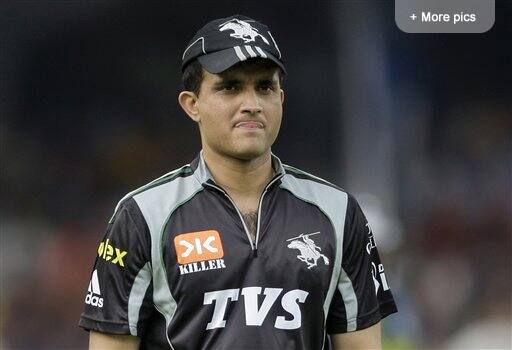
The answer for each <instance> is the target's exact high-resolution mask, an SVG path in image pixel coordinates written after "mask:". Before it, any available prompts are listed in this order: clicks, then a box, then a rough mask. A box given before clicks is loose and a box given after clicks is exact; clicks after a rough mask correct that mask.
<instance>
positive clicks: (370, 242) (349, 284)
mask: <svg viewBox="0 0 512 350" xmlns="http://www.w3.org/2000/svg"><path fill="white" fill-rule="evenodd" d="M395 312H397V307H396V305H395V301H394V299H393V295H392V294H391V290H390V288H389V284H388V282H387V279H386V276H385V274H384V266H383V264H382V263H381V261H380V258H379V253H378V251H377V247H376V245H375V240H374V238H373V232H372V229H371V228H370V225H369V224H368V221H367V220H366V218H365V216H364V214H363V212H362V210H361V208H360V207H359V204H358V203H357V201H356V200H355V199H354V197H352V196H350V195H349V196H348V204H347V213H346V216H345V228H344V235H343V255H342V262H341V273H340V277H339V280H338V286H337V288H336V290H335V292H334V295H333V299H332V301H331V305H330V308H329V313H328V315H327V325H326V327H327V333H329V334H334V333H347V332H352V331H357V330H361V329H364V328H368V327H370V326H372V325H374V324H376V323H378V322H379V321H380V320H381V319H383V318H384V317H386V316H388V315H390V314H392V313H395Z"/></svg>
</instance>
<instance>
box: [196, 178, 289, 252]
mask: <svg viewBox="0 0 512 350" xmlns="http://www.w3.org/2000/svg"><path fill="white" fill-rule="evenodd" d="M282 177H283V174H279V175H278V176H276V177H274V178H273V179H272V180H271V181H270V182H269V183H268V184H267V186H265V190H264V191H263V193H262V194H261V196H260V201H259V203H258V221H257V223H256V237H255V242H253V240H252V238H251V234H250V232H249V229H248V228H247V225H246V224H245V221H244V218H243V216H242V213H241V212H240V210H239V209H238V207H237V206H236V204H235V202H234V201H233V200H232V199H231V197H230V196H229V194H228V193H227V192H226V191H225V190H224V189H222V188H221V187H219V186H217V185H214V184H212V183H208V182H205V185H207V186H210V187H213V188H215V189H217V190H219V191H221V192H222V193H224V195H225V196H226V197H227V199H229V201H230V202H231V204H232V205H233V207H235V210H236V212H237V214H238V217H239V218H240V221H242V225H243V226H244V231H245V234H246V236H247V239H248V240H249V243H250V244H251V250H252V251H253V256H254V257H255V258H256V257H257V256H258V240H259V237H260V221H261V207H262V204H263V197H265V194H266V193H267V190H268V188H269V187H270V186H271V185H272V184H273V183H274V182H276V181H277V180H279V179H280V178H282Z"/></svg>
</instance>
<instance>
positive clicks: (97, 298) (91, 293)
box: [85, 270, 103, 308]
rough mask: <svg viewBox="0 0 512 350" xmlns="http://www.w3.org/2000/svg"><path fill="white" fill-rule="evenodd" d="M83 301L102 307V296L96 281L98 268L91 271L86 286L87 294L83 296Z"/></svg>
mask: <svg viewBox="0 0 512 350" xmlns="http://www.w3.org/2000/svg"><path fill="white" fill-rule="evenodd" d="M85 303H86V304H88V305H92V306H96V307H100V308H101V307H103V298H101V291H100V283H99V281H98V270H94V272H93V273H92V278H91V281H90V282H89V287H88V288H87V295H86V296H85Z"/></svg>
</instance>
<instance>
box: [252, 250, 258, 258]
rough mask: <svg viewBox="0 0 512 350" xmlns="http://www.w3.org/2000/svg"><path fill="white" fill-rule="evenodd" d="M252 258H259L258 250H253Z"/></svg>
mask: <svg viewBox="0 0 512 350" xmlns="http://www.w3.org/2000/svg"><path fill="white" fill-rule="evenodd" d="M252 257H253V258H257V257H258V248H255V249H253V251H252Z"/></svg>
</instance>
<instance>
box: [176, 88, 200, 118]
mask: <svg viewBox="0 0 512 350" xmlns="http://www.w3.org/2000/svg"><path fill="white" fill-rule="evenodd" d="M197 99H198V97H197V95H196V94H195V93H193V92H192V91H182V92H180V94H179V96H178V102H179V104H180V106H181V108H183V110H184V111H185V113H187V114H188V116H189V117H190V119H192V120H193V121H195V122H196V123H199V121H200V120H201V118H200V116H199V110H198V108H197Z"/></svg>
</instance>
